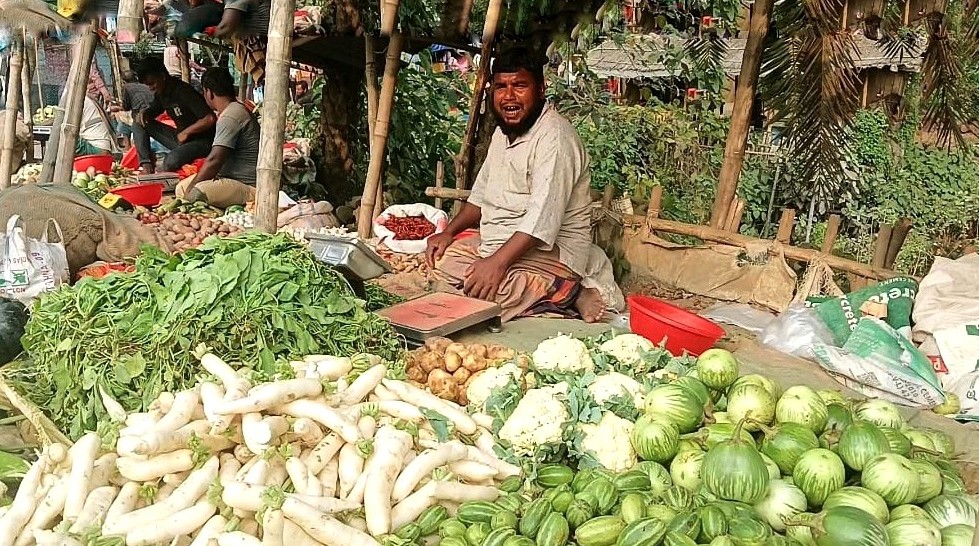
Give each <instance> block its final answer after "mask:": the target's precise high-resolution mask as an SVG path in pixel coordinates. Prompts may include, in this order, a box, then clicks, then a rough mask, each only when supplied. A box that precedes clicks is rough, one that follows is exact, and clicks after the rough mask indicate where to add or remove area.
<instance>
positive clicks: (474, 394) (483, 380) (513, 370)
mask: <svg viewBox="0 0 979 546" xmlns="http://www.w3.org/2000/svg"><path fill="white" fill-rule="evenodd" d="M522 376H523V370H521V369H520V367H518V366H517V365H516V364H505V365H503V366H500V367H499V368H486V369H485V370H483V371H481V372H478V373H477V374H476V375H474V376H473V378H472V379H471V380H470V381H469V386H468V387H466V399H467V400H469V404H470V405H472V406H474V407H476V408H478V409H479V411H483V410H484V409H485V406H486V400H487V399H489V397H490V395H491V394H493V389H497V388H500V387H505V386H506V385H507V384H508V383H510V382H511V381H515V380H519V379H520V378H521V377H522Z"/></svg>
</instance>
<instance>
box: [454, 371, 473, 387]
mask: <svg viewBox="0 0 979 546" xmlns="http://www.w3.org/2000/svg"><path fill="white" fill-rule="evenodd" d="M471 375H472V373H471V372H470V371H469V370H467V369H465V368H459V369H458V370H456V371H455V373H453V374H452V377H453V378H455V380H456V383H458V384H460V385H464V384H465V383H466V381H469V377H470V376H471Z"/></svg>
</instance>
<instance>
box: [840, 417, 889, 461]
mask: <svg viewBox="0 0 979 546" xmlns="http://www.w3.org/2000/svg"><path fill="white" fill-rule="evenodd" d="M889 450H890V444H889V443H888V442H887V437H886V436H884V433H883V432H881V431H880V429H879V428H877V426H875V425H874V424H873V423H870V422H867V421H859V420H858V421H854V423H853V424H852V425H850V426H848V427H846V430H844V431H843V434H841V435H840V443H839V445H838V446H837V449H836V452H837V453H839V454H840V457H841V458H842V459H843V462H844V463H846V466H848V467H850V468H852V469H853V470H857V471H860V470H863V467H864V465H866V464H867V462H869V461H870V460H871V459H873V458H875V457H878V456H879V455H882V454H884V453H887V452H888V451H889Z"/></svg>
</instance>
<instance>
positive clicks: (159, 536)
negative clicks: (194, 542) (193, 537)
mask: <svg viewBox="0 0 979 546" xmlns="http://www.w3.org/2000/svg"><path fill="white" fill-rule="evenodd" d="M215 512H217V507H216V506H214V505H213V504H211V503H209V502H199V503H197V504H195V505H193V506H190V507H188V508H184V509H183V510H180V511H179V512H174V513H172V514H170V515H169V516H167V517H166V518H163V519H161V520H159V521H156V522H153V523H152V524H150V525H144V526H142V527H139V528H137V529H133V530H132V531H130V532H129V533H128V534H127V535H126V546H144V545H148V544H159V543H161V542H165V541H170V540H173V539H175V538H177V537H179V536H181V535H189V534H191V533H193V532H194V531H197V530H198V529H200V528H201V527H203V526H204V524H205V523H207V520H209V519H211V516H213V515H214V513H215Z"/></svg>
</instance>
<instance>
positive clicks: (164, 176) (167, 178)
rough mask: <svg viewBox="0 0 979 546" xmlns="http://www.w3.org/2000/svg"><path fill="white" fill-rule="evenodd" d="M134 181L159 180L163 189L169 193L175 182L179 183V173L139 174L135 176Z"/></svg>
mask: <svg viewBox="0 0 979 546" xmlns="http://www.w3.org/2000/svg"><path fill="white" fill-rule="evenodd" d="M136 181H137V182H138V183H140V184H148V183H150V182H160V183H162V184H163V191H165V192H167V193H170V192H172V191H173V190H174V189H176V188H177V184H179V183H180V175H178V174H177V173H153V174H140V175H137V176H136Z"/></svg>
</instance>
